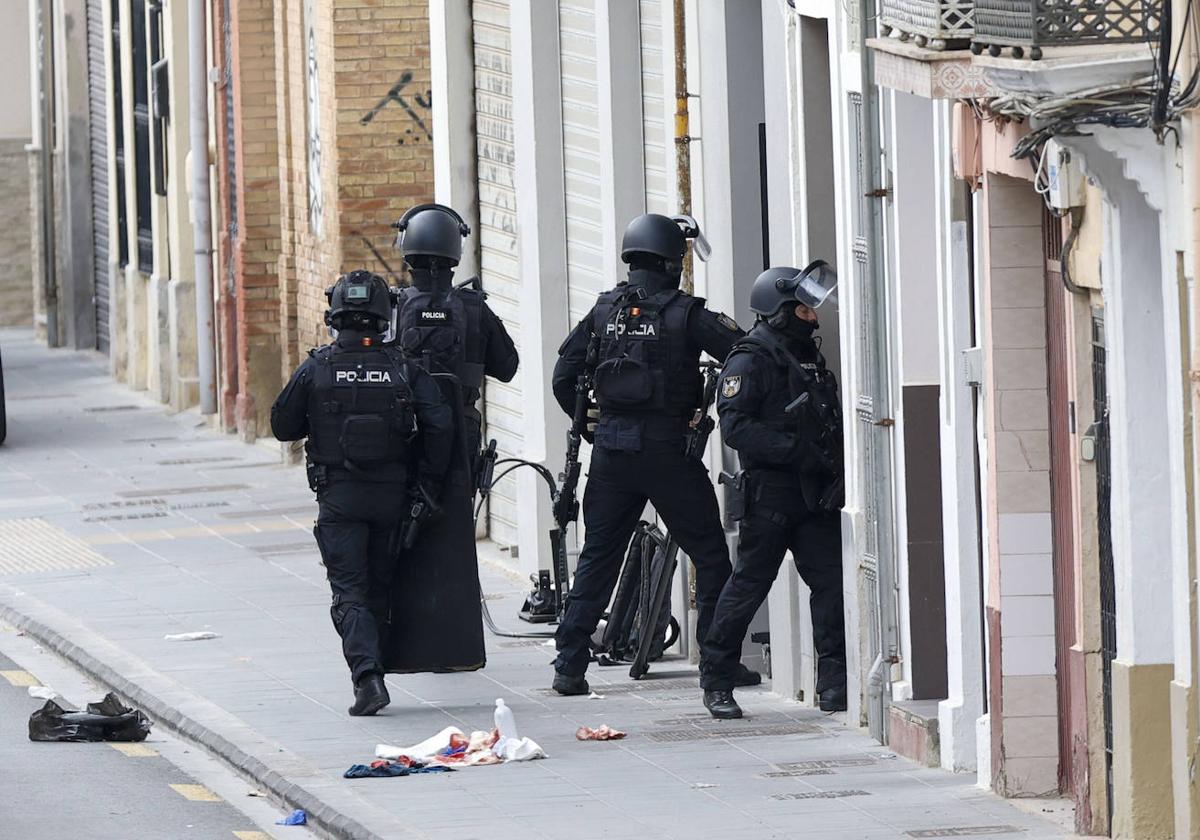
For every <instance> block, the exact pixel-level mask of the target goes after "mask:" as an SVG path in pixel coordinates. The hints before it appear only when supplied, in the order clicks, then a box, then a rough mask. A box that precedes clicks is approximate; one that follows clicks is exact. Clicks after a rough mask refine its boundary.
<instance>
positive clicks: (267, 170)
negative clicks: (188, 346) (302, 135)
mask: <svg viewBox="0 0 1200 840" xmlns="http://www.w3.org/2000/svg"><path fill="white" fill-rule="evenodd" d="M234 8H235V11H234V32H235V34H234V52H235V54H236V60H235V75H234V87H235V103H236V106H235V107H236V110H237V116H236V118H235V133H236V142H237V157H238V162H239V167H238V172H239V176H240V178H239V183H238V203H239V206H240V208H241V212H240V213H239V218H240V220H241V227H240V230H239V234H238V243H237V246H236V249H235V265H236V271H237V284H238V296H237V315H236V317H237V323H238V368H239V370H238V382H239V392H238V399H237V425H238V431H239V433H240V434H241V435H242V436H243V437H245V438H247V439H253V438H254V437H256V436H258V435H262V434H267V433H268V432H267V429H268V427H269V418H270V408H271V403H272V401H273V400H274V398H275V394H276V393H278V391H279V388H280V386H281V377H280V364H279V359H280V352H281V350H280V334H281V330H280V323H279V253H280V203H279V159H278V154H277V151H276V143H277V141H278V127H277V114H276V110H277V109H276V98H277V91H276V89H275V69H276V68H275V62H276V55H275V53H276V41H275V13H274V8H273V3H272V2H271V0H239V2H238V3H236V4H235V6H234Z"/></svg>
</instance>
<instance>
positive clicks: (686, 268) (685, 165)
mask: <svg viewBox="0 0 1200 840" xmlns="http://www.w3.org/2000/svg"><path fill="white" fill-rule="evenodd" d="M674 4H675V186H676V191H677V192H678V193H679V212H680V213H684V214H686V215H688V216H690V215H692V148H691V143H692V138H691V137H690V136H689V135H688V131H689V125H688V121H689V117H688V82H687V18H686V15H687V9H686V0H674ZM680 287H681V288H682V289H683V291H684V292H686V293H687V294H689V295H690V294H692V292H693V290H694V289H695V283H694V281H693V280H692V249H691V248H688V249H687V250H686V251H685V252H684V254H683V281H682V282H681V283H680Z"/></svg>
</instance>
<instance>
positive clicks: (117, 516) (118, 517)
mask: <svg viewBox="0 0 1200 840" xmlns="http://www.w3.org/2000/svg"><path fill="white" fill-rule="evenodd" d="M168 515H169V514H168V513H167V512H166V511H165V510H147V511H143V512H141V513H109V514H105V515H104V516H85V517H84V518H83V521H84V522H124V521H127V520H132V519H163V518H165V517H166V516H168Z"/></svg>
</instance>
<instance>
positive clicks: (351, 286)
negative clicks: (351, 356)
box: [325, 268, 392, 333]
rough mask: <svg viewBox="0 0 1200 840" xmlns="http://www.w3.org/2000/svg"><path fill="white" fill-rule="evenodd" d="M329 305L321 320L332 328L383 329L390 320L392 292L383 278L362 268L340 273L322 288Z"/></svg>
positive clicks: (381, 330) (376, 330)
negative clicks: (336, 279)
mask: <svg viewBox="0 0 1200 840" xmlns="http://www.w3.org/2000/svg"><path fill="white" fill-rule="evenodd" d="M325 298H326V299H327V300H328V301H329V309H328V311H326V313H325V323H326V325H328V326H331V327H333V328H334V329H336V330H340V329H346V328H347V327H349V328H353V329H360V330H363V331H365V332H372V331H373V332H380V333H382V332H386V331H387V328H388V326H389V325H390V324H391V320H392V296H391V293H390V292H389V290H388V284H387V282H386V281H385V280H384V279H383V278H382V277H380V276H379V275H378V274H374V273H372V272H370V271H367V270H366V269H361V268H360V269H358V270H357V271H351V272H350V273H349V274H343V275H342V276H341V277H339V278H338V281H337V282H336V283H334V284H333V285H332V286H330V287H329V288H328V289H326V290H325Z"/></svg>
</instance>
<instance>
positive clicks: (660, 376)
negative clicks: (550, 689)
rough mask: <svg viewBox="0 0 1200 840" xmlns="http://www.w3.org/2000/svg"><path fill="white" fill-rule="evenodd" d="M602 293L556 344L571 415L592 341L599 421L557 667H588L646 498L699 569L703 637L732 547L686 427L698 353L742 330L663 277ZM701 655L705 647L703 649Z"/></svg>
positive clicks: (647, 273) (696, 390) (562, 399)
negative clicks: (689, 454) (690, 453)
mask: <svg viewBox="0 0 1200 840" xmlns="http://www.w3.org/2000/svg"><path fill="white" fill-rule="evenodd" d="M629 278H630V279H629V282H628V283H622V284H620V285H619V286H617V288H616V289H613V290H612V291H609V292H605V293H604V294H602V295H601V296H600V298H599V300H598V301H597V302H596V305H595V306H594V307H592V310H591V312H589V313H588V315H587V316H586V317H585V318H584V319H583V320H582V321H581V322H580V323H579V324H578V325H577V326H576V327H575V329H574V330H572V331H571V334H570V335H569V336H568V337H567V340H566V341H565V342H564V343H563V345H562V347H561V348H560V349H559V360H558V363H557V364H556V365H555V368H554V381H553V387H554V395H555V398H556V399H557V400H558V402H559V405H561V406H562V408H563V410H564V411H566V412H567V413H568V414H571V413H573V411H574V407H575V383H576V378H577V377H578V375H579V373H580V371H581V370H582V369H583V367H584V365H585V364H586V363H587V356H588V347H589V344H591V343H592V341H593V340H594V341H596V342H597V344H598V357H597V359H596V361H597V366H596V369H595V373H594V389H595V393H596V400H597V404H598V406H599V409H600V415H599V418H598V422H597V425H596V431H595V438H594V447H593V449H592V459H591V465H590V467H589V470H588V482H587V489H586V490H585V492H584V495H583V519H584V524H585V526H586V529H587V536H586V539H585V541H584V546H583V551H582V552H581V553H580V556H579V564H578V568H577V569H576V572H575V581H574V585H573V586H572V587H571V593H570V596H569V597H568V600H567V608H566V613H565V615H564V617H563V620H562V622H561V623H560V624H559V626H558V633H557V642H558V659H557V661H556V662H555V670H556V671H557V672H558V673H560V674H564V675H567V676H579V675H582V674H583V673H584V672H585V671H586V670H587V665H588V661H589V659H590V654H589V639H590V637H591V635H592V633H593V632H594V631H595V629H596V625H597V623H598V622H599V620H600V616H601V614H602V613H603V611H604V609H605V607H607V606H608V601H609V598H610V597H611V596H612V591H613V587H614V586H615V585H616V581H617V577H618V574H619V572H620V567H621V558H622V557H623V555H624V553H625V549H626V547H627V546H628V545H629V539H630V537H631V536H632V534H633V530H634V528H635V527H636V525H637V522H638V519H639V518H640V517H641V515H642V511H643V510H644V509H645V507H646V502H647V501H650V502H652V503H653V504H654V508H655V510H656V511H657V513H658V515H659V516H661V517H662V518H663V521H664V522H665V523H666V525H667V528H668V529H669V531H670V533H671V535H672V536H673V537H674V538H675V540H676V541H677V542H678V544H679V546H680V548H682V549H683V551H684V552H686V553H687V555H688V556H689V557H690V558H691V559H692V562H693V563H695V566H696V601H697V606H698V609H699V637H700V638H701V639H703V638H704V634H705V633H706V631H707V629H708V625H709V623H710V621H711V620H712V614H713V608H714V607H715V606H716V602H717V597H718V595H719V593H720V591H721V587H722V586H723V585H724V584H725V580H726V579H727V578H728V576H729V552H728V548H727V546H726V543H725V533H724V531H723V530H722V527H721V520H720V514H719V512H718V508H717V499H716V496H715V494H714V493H713V488H712V483H711V481H710V480H709V477H708V472H707V471H706V470H705V468H704V465H703V464H702V463H701V462H700V461H699V460H696V459H688V458H686V457H685V456H684V445H685V435H686V433H687V428H688V422H689V420H690V419H691V417H692V415H693V413H694V412H695V410H696V408H697V406H699V404H700V401H701V396H702V389H703V382H702V378H701V375H700V372H699V361H700V354H701V352H706V353H708V354H709V355H710V356H712V357H714V358H716V359H718V360H722V359H724V358H725V356H726V355H727V354H728V353H729V351H730V349H731V348H732V347H733V345H734V344H735V343H736V342H737V340H738V339H739V338H741V337H742V336H743V335H744V333H743V332H742V331H741V329H739V328H738V326H737V324H736V322H734V321H733V320H732V319H730V318H728V317H727V316H725V315H718V314H714V313H712V312H710V311H709V310H707V309H706V308H705V307H704V301H703V300H702V299H700V298H695V297H692V296H691V295H687V294H684V293H683V292H681V291H679V290H678V289H677V288H675V287H674V284H673V283H672V281H671V279H670V277H669V276H668V275H666V274H663V273H659V272H656V271H651V270H647V269H636V270H633V271H631V272H630V274H629ZM701 648H702V654H703V648H704V644H703V642H702V643H701Z"/></svg>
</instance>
